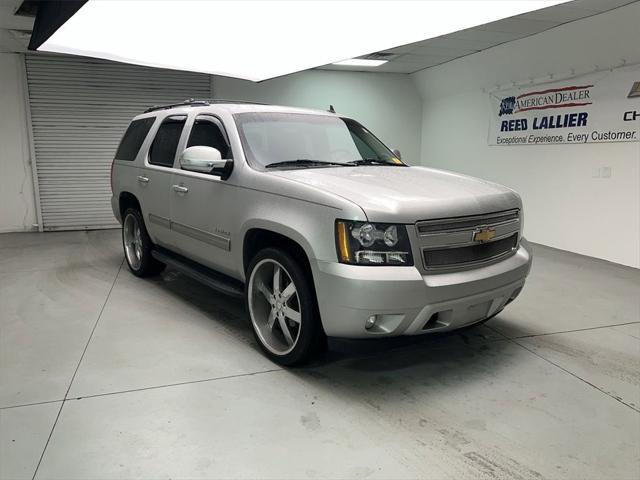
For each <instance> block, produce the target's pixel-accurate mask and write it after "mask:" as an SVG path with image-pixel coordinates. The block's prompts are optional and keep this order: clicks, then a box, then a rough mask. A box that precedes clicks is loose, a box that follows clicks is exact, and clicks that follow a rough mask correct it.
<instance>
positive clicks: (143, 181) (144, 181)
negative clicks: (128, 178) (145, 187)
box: [138, 175, 149, 183]
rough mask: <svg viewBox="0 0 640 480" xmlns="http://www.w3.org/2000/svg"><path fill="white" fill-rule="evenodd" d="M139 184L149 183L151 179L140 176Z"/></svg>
mask: <svg viewBox="0 0 640 480" xmlns="http://www.w3.org/2000/svg"><path fill="white" fill-rule="evenodd" d="M138 182H140V183H149V177H145V176H143V175H138Z"/></svg>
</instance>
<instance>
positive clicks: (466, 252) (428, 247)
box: [416, 210, 521, 270]
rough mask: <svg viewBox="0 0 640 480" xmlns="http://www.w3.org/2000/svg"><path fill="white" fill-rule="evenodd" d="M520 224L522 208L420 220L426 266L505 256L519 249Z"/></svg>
mask: <svg viewBox="0 0 640 480" xmlns="http://www.w3.org/2000/svg"><path fill="white" fill-rule="evenodd" d="M520 227H521V220H520V211H519V210H507V211H502V212H494V213H489V214H485V215H473V216H464V217H453V218H442V219H435V220H425V221H421V222H418V223H417V224H416V229H417V233H418V238H419V241H420V247H421V249H422V259H423V264H424V268H425V269H426V270H447V269H461V268H472V267H476V266H480V265H484V264H489V263H492V262H495V261H498V260H502V259H504V258H506V257H508V256H510V255H511V254H513V253H515V251H516V250H517V247H518V240H519V236H520ZM487 235H489V236H491V238H490V239H487V238H486V237H487Z"/></svg>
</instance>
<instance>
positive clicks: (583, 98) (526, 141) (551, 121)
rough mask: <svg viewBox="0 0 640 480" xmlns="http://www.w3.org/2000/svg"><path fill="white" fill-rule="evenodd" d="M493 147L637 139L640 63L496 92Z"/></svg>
mask: <svg viewBox="0 0 640 480" xmlns="http://www.w3.org/2000/svg"><path fill="white" fill-rule="evenodd" d="M490 99H491V102H490V105H491V114H490V119H489V138H488V141H489V145H549V144H559V143H600V142H637V141H639V140H640V133H639V132H638V127H639V125H640V66H638V65H635V66H631V67H625V68H619V69H616V70H613V71H607V72H598V73H592V74H589V75H584V76H581V77H577V78H573V79H571V80H565V81H562V82H555V83H546V84H544V85H543V86H537V87H535V86H534V87H529V88H519V89H514V90H511V91H508V90H505V91H500V92H494V93H492V94H491V95H490Z"/></svg>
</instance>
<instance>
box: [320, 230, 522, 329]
mask: <svg viewBox="0 0 640 480" xmlns="http://www.w3.org/2000/svg"><path fill="white" fill-rule="evenodd" d="M531 261H532V255H531V249H530V247H529V246H528V244H527V242H526V240H524V239H523V240H522V242H521V244H520V247H519V249H518V250H517V252H516V253H515V254H514V255H512V256H511V257H509V258H507V259H505V260H503V261H501V262H499V263H495V264H493V265H488V266H485V267H481V268H476V269H473V270H467V271H461V272H454V273H439V274H422V273H420V271H419V270H418V269H417V268H416V267H396V266H391V267H364V266H358V265H345V264H341V263H332V262H318V264H317V269H316V271H315V272H314V280H315V283H316V285H315V286H316V292H317V295H318V306H319V309H320V315H321V318H322V324H323V327H324V330H325V332H326V334H327V335H328V336H331V337H343V338H372V337H375V336H398V335H418V334H425V333H431V332H436V331H447V330H454V329H457V328H461V327H464V326H467V325H471V324H473V323H477V322H479V321H481V320H484V319H485V318H488V317H490V316H492V315H494V314H495V313H497V312H499V311H500V310H501V309H502V308H504V306H505V305H506V304H507V303H509V302H510V301H512V300H513V299H515V297H517V296H518V294H519V293H520V291H521V290H522V287H523V285H524V282H525V278H526V276H527V275H528V273H529V270H530V269H531ZM370 317H374V318H375V323H374V325H373V326H372V327H370V328H368V329H367V328H365V325H366V323H367V320H368V319H369V318H370Z"/></svg>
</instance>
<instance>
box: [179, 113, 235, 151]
mask: <svg viewBox="0 0 640 480" xmlns="http://www.w3.org/2000/svg"><path fill="white" fill-rule="evenodd" d="M198 145H204V146H207V147H213V148H217V149H218V150H219V151H220V155H222V158H231V149H230V148H229V145H228V143H227V139H226V137H225V135H224V133H223V132H222V130H221V125H220V124H219V122H218V120H217V119H215V118H214V117H211V116H208V115H201V116H199V117H197V118H196V120H195V122H193V128H192V129H191V134H190V135H189V141H188V142H187V147H194V146H198Z"/></svg>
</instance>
